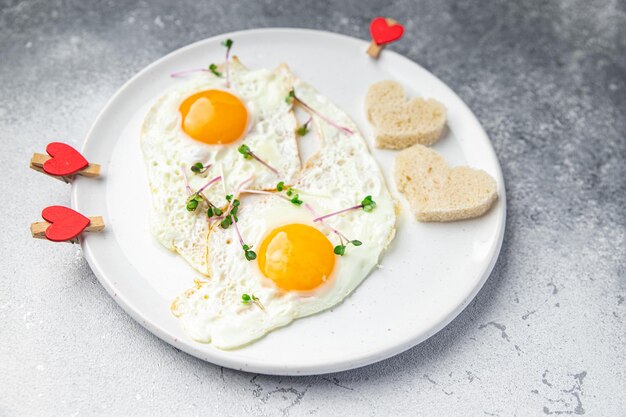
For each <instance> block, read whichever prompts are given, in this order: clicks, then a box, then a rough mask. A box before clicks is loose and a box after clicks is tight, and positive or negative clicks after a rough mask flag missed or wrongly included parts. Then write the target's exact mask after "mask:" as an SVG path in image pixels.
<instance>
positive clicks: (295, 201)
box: [289, 194, 302, 206]
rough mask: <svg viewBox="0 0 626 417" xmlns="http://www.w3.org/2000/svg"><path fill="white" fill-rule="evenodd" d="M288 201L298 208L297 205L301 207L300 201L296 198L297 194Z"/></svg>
mask: <svg viewBox="0 0 626 417" xmlns="http://www.w3.org/2000/svg"><path fill="white" fill-rule="evenodd" d="M289 201H291V202H292V203H293V204H295V205H296V206H299V205H301V204H302V200H300V199H299V198H298V194H296V195H294V196H293V197H292V198H291V200H289Z"/></svg>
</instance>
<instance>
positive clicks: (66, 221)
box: [41, 206, 91, 242]
mask: <svg viewBox="0 0 626 417" xmlns="http://www.w3.org/2000/svg"><path fill="white" fill-rule="evenodd" d="M41 217H43V219H44V220H45V221H47V222H48V223H52V224H51V225H50V226H48V228H47V229H46V238H47V239H48V240H51V241H53V242H65V241H66V240H71V239H74V238H75V237H76V236H78V235H79V234H80V232H82V231H83V230H85V228H86V227H87V226H89V223H90V222H91V220H89V218H88V217H85V216H83V215H82V214H80V213H79V212H77V211H74V210H72V209H70V208H67V207H63V206H50V207H46V208H45V209H43V211H42V212H41Z"/></svg>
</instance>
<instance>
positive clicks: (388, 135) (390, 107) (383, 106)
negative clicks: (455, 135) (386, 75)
mask: <svg viewBox="0 0 626 417" xmlns="http://www.w3.org/2000/svg"><path fill="white" fill-rule="evenodd" d="M365 111H366V112H367V118H368V119H369V121H370V123H371V124H372V126H373V127H374V131H375V135H376V146H377V147H378V148H386V149H404V148H406V147H409V146H411V145H414V144H416V143H419V144H422V145H432V144H433V143H435V142H437V140H439V138H440V137H441V134H442V132H443V129H444V127H445V124H446V109H445V108H444V107H443V105H442V104H441V103H439V102H438V101H436V100H433V99H423V98H419V97H416V98H413V99H412V100H409V101H406V99H405V95H404V89H403V88H402V86H401V85H400V84H398V83H397V82H395V81H392V80H388V81H381V82H378V83H376V84H373V85H372V86H370V88H369V90H368V91H367V96H366V98H365Z"/></svg>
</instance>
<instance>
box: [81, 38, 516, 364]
mask: <svg viewBox="0 0 626 417" xmlns="http://www.w3.org/2000/svg"><path fill="white" fill-rule="evenodd" d="M272 32H274V33H276V32H279V33H280V32H283V33H289V32H298V33H304V34H308V35H320V34H321V35H325V36H331V37H336V38H338V39H341V40H343V41H349V42H353V43H354V42H356V43H363V44H364V45H366V44H367V41H365V40H363V39H360V38H356V37H353V36H349V35H344V34H340V33H335V32H330V31H326V30H317V29H306V28H290V27H267V28H257V29H245V30H239V31H234V32H228V33H221V34H217V35H215V36H211V37H208V38H205V39H201V40H198V41H195V42H192V43H190V44H187V45H185V46H182V47H180V48H177V49H175V50H173V51H171V52H169V53H167V54H166V55H164V56H162V57H160V58H159V59H157V60H155V61H153V62H151V63H150V64H148V65H147V66H145V67H143V68H142V69H141V70H140V71H139V72H137V73H136V74H135V75H133V76H132V77H131V78H130V79H128V80H127V81H126V82H125V83H124V84H122V86H121V87H119V88H118V89H117V90H116V92H115V93H114V94H113V95H112V96H111V97H110V98H109V100H107V102H106V103H105V105H104V106H103V108H102V109H101V110H100V112H99V113H98V115H97V117H96V118H95V119H94V120H93V122H92V123H91V126H90V128H89V130H88V131H87V134H86V135H85V138H84V140H83V143H82V146H81V148H80V149H81V152H83V153H84V152H85V150H86V148H87V147H88V144H89V142H90V138H91V137H92V136H93V133H94V131H95V127H96V125H97V124H98V123H99V121H100V119H102V118H103V117H104V116H105V114H106V113H107V112H108V111H109V110H110V109H109V107H110V106H111V104H112V103H113V102H115V100H116V99H117V97H118V96H120V95H121V94H122V93H123V92H124V91H125V90H126V89H127V88H128V87H129V86H130V85H131V84H133V83H134V82H135V81H136V80H137V79H139V78H140V77H142V76H143V75H144V74H145V73H148V72H149V71H150V70H151V69H152V68H153V67H155V66H157V65H159V64H160V63H161V62H163V61H165V60H167V59H169V58H170V56H172V55H174V54H178V53H181V52H183V51H185V50H187V49H192V48H195V47H197V46H198V45H201V44H204V43H207V42H211V41H215V40H216V39H221V38H223V37H224V36H234V35H244V34H246V35H254V34H261V33H272ZM364 53H365V52H364ZM385 54H388V55H395V57H396V58H399V59H401V60H404V61H408V63H410V64H412V65H417V66H418V67H420V68H421V69H422V70H423V71H425V72H427V73H428V74H429V75H430V76H432V77H433V78H435V79H437V80H438V81H439V82H440V84H441V87H443V88H445V89H447V90H448V93H449V94H451V95H452V96H454V97H455V98H456V99H458V101H459V103H460V104H461V105H462V106H463V107H464V110H465V111H466V112H467V113H468V115H469V116H470V117H471V118H473V119H474V122H475V123H476V125H477V127H478V128H479V129H480V131H481V132H482V133H483V135H484V136H485V137H486V138H487V140H488V147H489V150H490V151H491V153H492V156H493V158H494V160H495V161H496V166H497V168H498V170H497V171H498V172H497V173H496V174H497V175H496V176H497V177H498V178H496V182H497V183H498V184H502V187H499V188H501V189H498V193H499V196H498V199H499V200H500V203H501V204H502V209H501V210H502V214H501V216H500V218H499V219H498V227H499V229H498V231H497V237H496V242H495V247H496V248H495V251H494V254H493V256H492V257H491V259H490V262H489V264H488V265H487V267H486V268H485V269H484V271H483V273H482V276H481V277H480V280H479V281H478V283H477V285H475V287H474V288H473V289H472V291H471V292H470V293H469V294H468V295H467V296H466V297H465V299H464V300H463V302H462V303H459V304H458V305H457V306H456V307H455V308H454V309H453V310H452V311H451V312H449V313H448V314H447V315H446V317H445V318H444V319H442V320H439V321H438V322H436V323H435V324H433V325H432V326H431V327H430V328H429V329H428V331H425V332H423V333H422V334H420V335H419V336H418V337H414V338H408V339H406V340H405V341H404V342H403V343H398V344H396V345H393V346H390V347H387V348H385V349H382V350H377V351H376V352H375V353H374V354H372V353H371V352H370V353H364V354H362V355H359V356H355V357H352V358H350V359H349V360H344V359H342V360H337V361H330V362H328V361H327V362H326V363H325V364H324V365H323V366H321V365H319V364H308V365H302V366H299V367H297V368H295V367H291V366H287V367H284V368H277V367H272V366H271V365H266V364H264V363H263V362H262V361H258V360H250V361H246V363H242V362H241V361H239V360H232V359H229V358H226V357H209V356H210V355H207V352H205V351H201V350H200V349H199V348H197V347H196V346H195V344H198V342H195V341H193V340H191V339H189V340H181V339H179V338H178V337H177V336H176V335H174V334H171V333H169V332H168V331H167V330H165V329H163V328H161V327H160V326H159V325H158V324H157V323H154V322H153V321H152V320H150V318H149V317H145V316H142V315H141V314H140V313H139V312H138V310H137V309H136V308H133V306H132V304H133V303H132V302H131V301H130V300H128V299H127V298H126V297H125V296H124V295H123V294H122V293H119V292H117V290H116V288H115V283H114V282H113V280H109V279H107V277H106V273H105V272H104V271H103V270H102V269H101V267H100V265H99V263H98V261H97V259H96V257H95V256H94V251H93V250H92V248H91V246H90V245H89V242H88V239H82V238H81V239H79V242H80V245H81V248H82V251H83V256H84V258H85V259H86V260H87V263H88V264H89V267H90V268H91V270H92V271H93V273H94V275H95V276H96V278H97V279H98V281H99V282H100V284H101V285H102V286H103V287H104V288H105V290H106V291H107V292H108V293H109V295H110V296H111V297H112V298H113V299H114V300H115V302H116V303H117V304H118V305H119V306H120V307H122V309H123V310H124V311H125V312H126V313H127V314H128V315H130V316H131V317H132V318H133V319H134V320H135V321H136V322H137V323H139V324H140V325H141V326H142V327H144V328H145V329H146V330H148V331H149V332H150V333H152V334H153V335H155V336H157V337H158V338H159V339H161V340H163V341H164V342H166V343H168V344H169V345H171V346H173V347H175V348H177V349H180V350H182V351H184V352H186V353H188V354H190V355H192V356H194V357H196V358H198V359H201V360H203V361H206V362H209V363H212V364H214V365H218V366H225V367H228V368H231V369H236V370H239V371H245V372H253V373H262V374H268V375H299V376H304V375H320V374H327V373H333V372H342V371H347V370H350V369H355V368H360V367H363V366H367V365H370V364H372V363H375V362H379V361H382V360H385V359H388V358H390V357H392V356H395V355H397V354H400V353H402V352H404V351H406V350H408V349H410V348H412V347H415V346H417V345H419V344H421V343H422V342H424V341H426V340H428V339H429V338H430V337H432V336H433V335H435V334H436V333H438V332H439V331H441V330H442V329H443V328H445V327H446V326H448V325H449V324H450V323H451V322H452V321H453V320H454V319H455V318H456V317H458V315H459V314H460V313H461V312H462V311H463V310H465V308H466V307H467V306H468V305H469V303H470V302H471V301H472V300H473V299H474V298H475V297H476V295H477V294H478V292H479V291H480V290H481V289H482V287H483V286H484V284H485V282H486V281H487V279H488V278H489V276H490V275H491V273H492V271H493V269H494V267H495V265H496V263H497V261H498V259H499V256H500V253H501V250H502V244H503V240H504V233H505V229H506V215H507V201H506V188H505V182H504V177H503V173H502V167H501V165H500V161H499V159H498V156H497V154H496V153H495V150H494V148H493V144H492V142H491V140H490V138H489V135H487V132H486V131H485V129H484V127H483V126H482V124H481V123H480V121H479V120H478V118H477V117H476V115H475V114H474V112H473V111H472V110H471V109H470V108H469V106H468V105H467V104H466V103H465V102H464V101H463V100H462V99H461V97H459V96H458V94H457V93H456V92H454V90H452V89H451V88H450V87H449V86H448V85H447V84H446V83H445V82H443V81H442V80H440V79H439V78H438V77H437V76H436V75H434V74H432V73H431V72H430V71H428V70H427V69H426V68H424V67H422V66H421V65H420V64H418V63H417V62H415V61H413V60H411V59H409V58H407V57H405V56H404V55H402V54H400V53H398V52H395V51H392V50H387V51H385ZM79 184H80V182H74V183H72V185H71V199H70V200H71V207H72V208H74V209H76V208H77V205H78V200H79V197H78V194H79V189H80V185H79Z"/></svg>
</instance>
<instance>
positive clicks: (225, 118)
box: [178, 90, 248, 145]
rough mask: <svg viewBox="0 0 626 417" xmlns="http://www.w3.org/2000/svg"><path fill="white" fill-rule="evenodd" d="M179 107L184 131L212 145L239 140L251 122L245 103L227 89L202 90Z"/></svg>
mask: <svg viewBox="0 0 626 417" xmlns="http://www.w3.org/2000/svg"><path fill="white" fill-rule="evenodd" d="M178 110H179V111H180V114H181V115H182V119H183V120H182V128H183V130H184V131H185V133H187V134H188V135H189V136H191V137H192V138H193V139H195V140H198V141H200V142H205V143H208V144H210V145H220V144H227V143H232V142H235V141H237V140H239V139H240V138H241V137H242V136H243V134H244V133H245V131H246V127H247V125H248V110H247V109H246V106H245V105H244V104H243V103H242V102H241V100H239V99H238V98H237V97H235V96H234V95H232V94H230V93H227V92H226V91H221V90H206V91H200V92H199V93H196V94H194V95H191V96H189V97H187V98H186V99H185V101H183V102H182V104H181V105H180V107H179V109H178Z"/></svg>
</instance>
